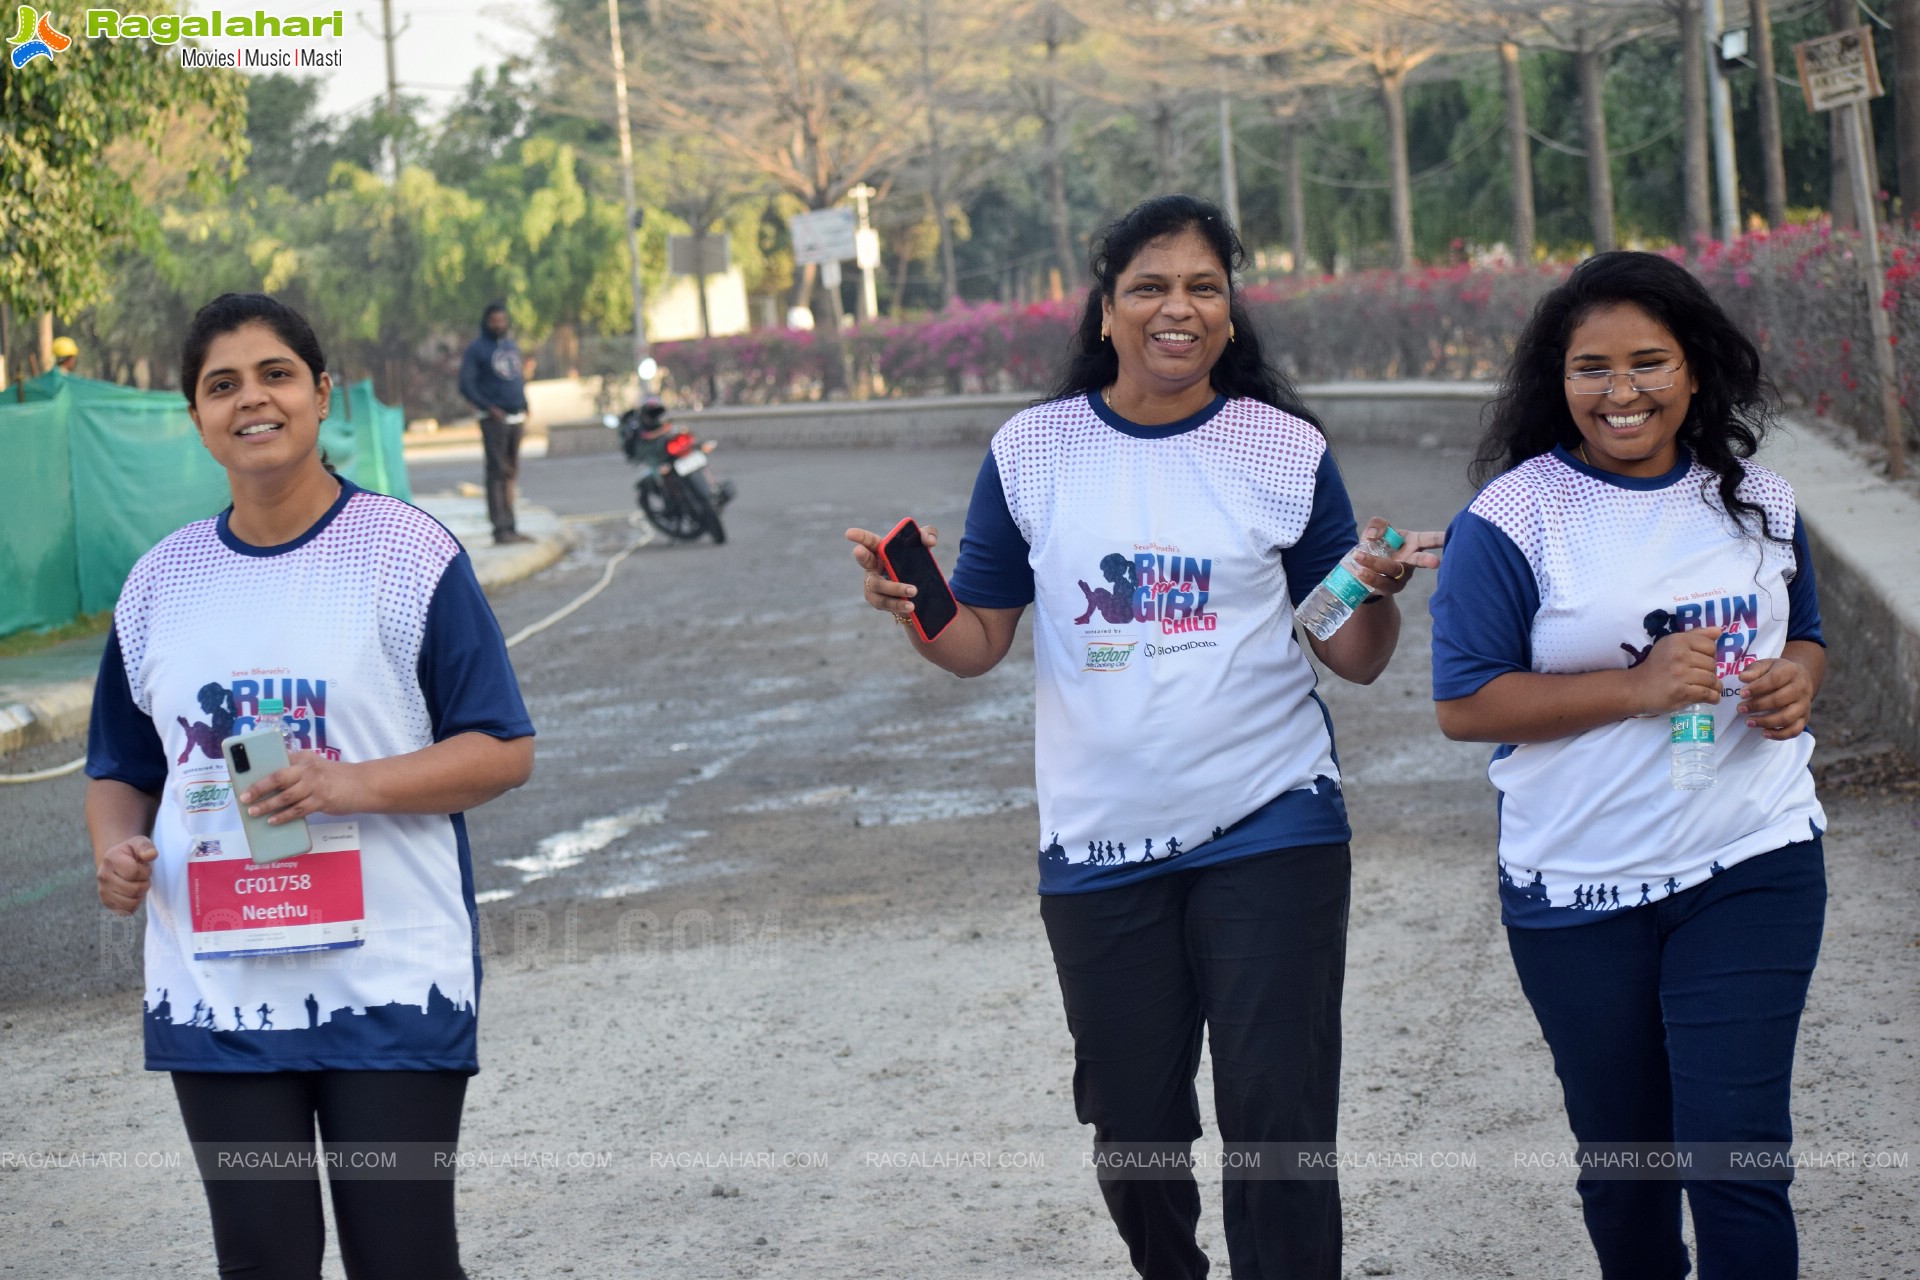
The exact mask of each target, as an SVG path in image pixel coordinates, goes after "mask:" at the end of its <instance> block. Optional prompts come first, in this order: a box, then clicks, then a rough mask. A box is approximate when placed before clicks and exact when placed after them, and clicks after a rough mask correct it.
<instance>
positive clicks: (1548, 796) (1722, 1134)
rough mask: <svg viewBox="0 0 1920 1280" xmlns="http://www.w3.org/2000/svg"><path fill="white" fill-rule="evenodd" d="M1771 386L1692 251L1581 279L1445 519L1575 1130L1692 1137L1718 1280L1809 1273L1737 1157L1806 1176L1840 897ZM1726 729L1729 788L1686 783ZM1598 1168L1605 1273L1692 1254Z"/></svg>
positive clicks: (1794, 519)
mask: <svg viewBox="0 0 1920 1280" xmlns="http://www.w3.org/2000/svg"><path fill="white" fill-rule="evenodd" d="M1766 392H1767V384H1766V381H1765V379H1764V377H1763V376H1762V374H1761V369H1760V356H1759V353H1758V351H1756V349H1755V348H1754V345H1753V343H1752V342H1751V341H1749V340H1748V339H1747V337H1746V335H1744V334H1743V333H1741V332H1740V330H1739V329H1738V327H1736V326H1735V325H1734V323H1733V322H1732V321H1731V320H1730V319H1729V318H1728V317H1727V315H1726V314H1725V313H1724V312H1723V311H1722V310H1721V309H1720V307H1719V306H1718V304H1716V303H1715V302H1714V300H1713V298H1712V297H1711V296H1710V295H1709V294H1708V293H1707V291H1706V289H1705V288H1704V287H1703V286H1702V285H1701V283H1700V282H1699V281H1698V280H1697V279H1695V278H1694V276H1693V275H1692V274H1691V273H1690V272H1689V271H1688V270H1687V269H1686V268H1685V267H1683V266H1680V265H1679V264H1677V263H1674V262H1670V261H1668V260H1667V259H1665V258H1663V257H1660V256H1658V255H1656V254H1651V253H1603V254H1599V255H1597V256H1595V257H1593V258H1589V259H1588V260H1587V261H1585V262H1583V263H1581V264H1580V266H1578V267H1577V268H1575V269H1574V272H1573V274H1572V275H1571V276H1570V277H1569V278H1568V279H1567V280H1566V282H1565V283H1563V284H1561V285H1560V286H1558V287H1557V288H1555V289H1553V290H1551V291H1549V292H1548V293H1547V295H1546V296H1545V297H1543V298H1542V299H1541V301H1540V304H1539V306H1538V307H1537V308H1536V310H1535V311H1534V314H1533V317H1532V319H1530V320H1529V321H1528V323H1527V325H1526V328H1525V329H1524V330H1523V331H1522V332H1521V334H1520V336H1519V340H1518V341H1517V342H1516V343H1515V345H1514V353H1513V361H1512V364H1511V366H1510V368H1509V370H1508V372H1507V376H1506V379H1505V381H1504V383H1503V384H1502V387H1501V393H1500V396H1499V398H1498V399H1497V400H1496V401H1495V404H1494V411H1493V413H1492V415H1491V420H1490V423H1489V426H1488V431H1487V436H1486V440H1485V441H1484V443H1483V446H1482V449H1481V453H1480V458H1479V462H1478V464H1477V469H1476V476H1475V478H1476V479H1479V480H1487V481H1488V483H1487V484H1486V486H1485V488H1483V489H1482V490H1481V491H1480V494H1479V496H1478V497H1476V498H1475V499H1474V502H1473V505H1472V506H1470V507H1469V508H1468V509H1467V510H1466V511H1464V512H1462V513H1461V515H1460V516H1459V517H1458V518H1457V519H1456V520H1455V521H1454V523H1453V527H1452V528H1451V529H1450V530H1449V531H1448V537H1447V561H1446V564H1445V566H1444V567H1442V569H1441V571H1440V582H1439V586H1438V587H1437V589H1436V590H1435V592H1434V596H1433V605H1432V608H1433V675H1434V698H1435V700H1436V704H1437V708H1438V716H1439V721H1440V727H1441V729H1442V730H1443V731H1444V732H1445V733H1446V734H1447V736H1449V737H1452V738H1459V739H1464V740H1467V741H1479V742H1487V743H1499V744H1502V745H1500V746H1499V747H1498V749H1497V750H1496V751H1495V752H1494V753H1493V760H1492V763H1491V765H1490V766H1489V768H1488V776H1489V777H1490V778H1491V779H1492V781H1493V783H1494V785H1495V787H1496V788H1497V789H1498V790H1499V793H1500V832H1499V840H1498V858H1497V863H1496V865H1497V868H1498V882H1499V896H1500V902H1501V919H1502V922H1503V923H1504V924H1505V925H1506V926H1507V940H1508V948H1509V950H1510V951H1511V952H1512V955H1513V961H1514V966H1515V968H1516V970H1517V971H1518V973H1519V976H1520V985H1521V987H1522V989H1523V990H1524V991H1525V992H1526V996H1527V1000H1528V1002H1529V1003H1530V1004H1531V1005H1532V1006H1533V1010H1534V1014H1535V1016H1536V1017H1537V1018H1538V1019H1539V1023H1540V1030H1541V1032H1542V1034H1543V1035H1544V1036H1545V1038H1546V1041H1547V1044H1548V1046H1549V1048H1551V1049H1552V1051H1553V1062H1554V1069H1555V1072H1556V1073H1557V1074H1558V1076H1559V1079H1560V1084H1561V1088H1562V1092H1563V1094H1564V1097H1565V1100H1566V1108H1567V1120H1568V1123H1569V1124H1570V1125H1571V1126H1572V1129H1573V1132H1574V1136H1575V1137H1576V1138H1578V1139H1579V1140H1580V1143H1581V1146H1582V1149H1583V1151H1584V1150H1586V1149H1588V1148H1590V1147H1596V1148H1598V1149H1607V1148H1608V1147H1609V1146H1610V1145H1611V1144H1616V1143H1619V1144H1633V1145H1634V1147H1635V1148H1636V1149H1638V1150H1642V1151H1644V1150H1648V1149H1660V1150H1669V1149H1670V1148H1671V1147H1672V1145H1673V1144H1681V1145H1682V1146H1683V1147H1687V1146H1688V1145H1689V1144H1698V1145H1694V1146H1691V1148H1690V1149H1689V1151H1688V1158H1689V1160H1690V1161H1691V1162H1692V1163H1691V1164H1690V1166H1689V1167H1692V1168H1694V1169H1695V1170H1696V1171H1698V1173H1699V1176H1698V1177H1697V1178H1693V1179H1689V1180H1687V1181H1686V1182H1685V1184H1684V1185H1685V1194H1686V1196H1687V1200H1688V1203H1689V1205H1690V1207H1691V1209H1692V1218H1693V1227H1694V1238H1695V1241H1696V1243H1697V1246H1698V1250H1699V1274H1701V1275H1703V1276H1714V1275H1724V1276H1740V1277H1742V1280H1792V1277H1794V1276H1796V1275H1797V1274H1799V1272H1798V1260H1797V1256H1796V1249H1797V1247H1798V1246H1797V1236H1796V1233H1795V1227H1794V1220H1793V1209H1792V1205H1791V1204H1790V1203H1789V1200H1788V1196H1787V1189H1788V1176H1782V1177H1781V1178H1779V1179H1777V1180H1773V1179H1768V1178H1759V1177H1750V1176H1746V1175H1743V1174H1739V1173H1733V1172H1731V1170H1733V1169H1742V1168H1744V1169H1749V1170H1751V1169H1764V1170H1783V1169H1785V1167H1786V1166H1785V1165H1784V1164H1783V1163H1781V1162H1780V1161H1779V1159H1778V1157H1779V1154H1780V1153H1784V1152H1785V1151H1786V1150H1787V1147H1788V1146H1789V1145H1790V1143H1791V1140H1792V1136H1793V1125H1792V1118H1791V1109H1790V1106H1789V1103H1790V1084H1791V1081H1792V1074H1793V1054H1794V1039H1795V1036H1796V1035H1797V1034H1798V1031H1799V1021H1800V1013H1801V1009H1802V1008H1803V1006H1804V1004H1805V1002H1806V996H1807V988H1808V980H1809V978H1810V977H1811V975H1812V972H1813V964H1814V959H1815V957H1816V956H1817V955H1818V953H1819V949H1820V935H1821V921H1822V917H1823V914H1824V910H1825V904H1826V883H1825V871H1824V862H1823V853H1822V848H1821V840H1820V836H1821V832H1822V830H1823V829H1824V828H1825V826H1826V815H1825V814H1824V813H1823V812H1822V810H1821V807H1820V802H1819V799H1818V798H1817V797H1816V795H1815V794H1814V784H1813V777H1812V775H1811V774H1810V773H1809V772H1808V769H1807V761H1808V759H1809V757H1810V756H1811V754H1812V751H1813V743H1812V741H1811V739H1810V738H1809V737H1808V735H1807V734H1806V733H1805V732H1804V730H1805V729H1806V727H1807V718H1808V714H1809V712H1810V709H1811V706H1812V702H1813V698H1814V695H1815V693H1816V692H1817V691H1818V690H1819V687H1820V681H1821V677H1822V675H1823V674H1824V673H1825V671H1826V650H1825V648H1824V641H1823V639H1822V630H1821V622H1820V605H1819V600H1818V597H1817V595H1816V593H1815V590H1814V581H1813V564H1812V561H1811V558H1810V556H1809V554H1808V546H1807V537H1806V529H1805V526H1804V524H1803V522H1802V521H1801V520H1800V518H1799V514H1798V512H1797V510H1796V506H1795V501H1794V494H1793V488H1792V486H1791V485H1789V484H1788V483H1787V481H1786V480H1785V479H1784V478H1783V477H1781V476H1778V475H1775V474H1774V473H1773V472H1771V471H1768V470H1766V469H1765V468H1763V467H1759V466H1755V465H1754V464H1753V463H1752V462H1751V461H1749V459H1750V458H1751V457H1752V456H1753V453H1754V449H1755V446H1756V444H1757V442H1758V440H1759V438H1760V437H1761V436H1762V435H1763V434H1764V432H1765V431H1766V429H1767V426H1768V418H1769V413H1770V409H1769V405H1768V401H1767V395H1766ZM1495 471H1497V472H1498V474H1494V475H1491V479H1490V480H1489V474H1490V473H1492V472H1495ZM1695 704H1704V705H1701V706H1698V707H1696V706H1695ZM1690 707H1694V708H1695V710H1694V712H1693V713H1692V714H1687V713H1686V712H1687V709H1688V708H1690ZM1701 711H1705V712H1708V713H1711V714H1709V715H1706V716H1702V715H1700V714H1699V713H1700V712H1701ZM1675 713H1682V714H1675ZM1670 716H1671V717H1672V720H1671V722H1670V720H1669V717H1670ZM1702 719H1705V720H1706V721H1707V722H1708V723H1709V724H1711V725H1712V726H1713V728H1712V732H1711V734H1710V736H1709V737H1708V739H1707V744H1706V750H1707V752H1708V753H1709V754H1710V756H1711V758H1712V759H1714V760H1715V762H1716V766H1717V775H1718V781H1717V783H1715V784H1714V785H1712V786H1711V787H1709V788H1708V789H1706V790H1697V789H1687V790H1682V789H1679V784H1678V783H1677V782H1675V781H1674V780H1673V779H1674V775H1673V765H1672V761H1673V759H1674V750H1675V747H1674V744H1675V743H1678V742H1681V741H1682V739H1681V736H1680V735H1681V733H1682V731H1683V728H1691V727H1692V726H1693V725H1696V724H1698V723H1699V722H1700V720H1702ZM1643 1143H1644V1144H1647V1145H1646V1147H1644V1148H1642V1147H1640V1146H1639V1144H1643ZM1616 1149H1617V1148H1616ZM1604 1167H1605V1166H1601V1167H1600V1168H1596V1169H1593V1170H1587V1171H1583V1172H1582V1174H1581V1176H1580V1178H1579V1184H1578V1185H1579V1191H1580V1199H1581V1205H1582V1208H1583V1210H1584V1212H1585V1216H1586V1224H1587V1233H1588V1235H1589V1236H1590V1237H1591V1239H1592V1241H1593V1245H1594V1250H1595V1252H1596V1253H1597V1254H1598V1255H1599V1261H1600V1269H1601V1271H1602V1272H1603V1273H1604V1274H1605V1275H1608V1276H1634V1277H1643V1276H1644V1277H1650V1278H1662V1280H1664V1278H1673V1277H1680V1276H1684V1275H1686V1274H1687V1272H1688V1268H1689V1266H1690V1260H1689V1258H1688V1256H1687V1248H1686V1244H1685V1242H1684V1241H1683V1240H1682V1238H1681V1232H1680V1224H1681V1212H1680V1196H1681V1191H1682V1184H1681V1183H1680V1182H1679V1181H1664V1182H1656V1181H1616V1180H1614V1179H1613V1178H1611V1177H1610V1176H1608V1174H1607V1173H1605V1172H1603V1171H1601V1169H1603V1168H1604ZM1614 1167H1616V1168H1617V1167H1619V1166H1614Z"/></svg>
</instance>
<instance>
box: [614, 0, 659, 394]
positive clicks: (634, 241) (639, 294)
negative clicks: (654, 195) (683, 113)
mask: <svg viewBox="0 0 1920 1280" xmlns="http://www.w3.org/2000/svg"><path fill="white" fill-rule="evenodd" d="M607 28H608V31H609V32H610V33H611V38H612V41H613V101H614V107H615V111H616V113H617V115H618V124H619V126H620V187H621V190H622V191H623V192H624V193H625V195H626V197H627V264H628V266H629V268H630V269H631V271H632V273H633V369H634V373H635V375H636V376H637V377H638V378H639V379H640V392H641V394H642V395H645V394H646V393H647V392H649V391H651V390H652V389H653V379H654V375H655V373H656V372H657V370H656V369H655V367H654V363H653V356H652V354H651V353H650V352H649V351H648V348H647V292H646V286H645V285H644V284H643V283H642V282H641V280H640V217H641V215H640V207H639V206H638V205H636V204H635V203H634V201H633V129H632V126H630V125H629V124H628V123H627V55H626V53H625V51H624V49H623V48H622V47H621V43H620V0H607Z"/></svg>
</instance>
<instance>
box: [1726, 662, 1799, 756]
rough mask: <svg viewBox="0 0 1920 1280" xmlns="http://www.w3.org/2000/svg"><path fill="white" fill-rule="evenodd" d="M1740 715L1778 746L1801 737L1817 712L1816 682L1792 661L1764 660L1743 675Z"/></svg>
mask: <svg viewBox="0 0 1920 1280" xmlns="http://www.w3.org/2000/svg"><path fill="white" fill-rule="evenodd" d="M1740 680H1741V686H1740V714H1741V715H1743V716H1745V717H1746V718H1747V727H1749V728H1752V729H1758V730H1760V734H1761V736H1762V737H1765V738H1771V739H1772V740H1773V741H1775V742H1784V741H1786V740H1787V739H1788V738H1795V737H1798V736H1799V735H1800V733H1801V731H1802V730H1804V729H1805V728H1806V727H1807V715H1808V713H1809V712H1811V711H1812V710H1813V695H1814V685H1813V678H1812V677H1811V676H1809V675H1808V674H1807V669H1806V668H1805V667H1803V666H1801V665H1800V664H1799V663H1797V662H1795V661H1794V660H1793V659H1792V658H1762V659H1760V661H1758V662H1756V663H1754V664H1753V665H1752V666H1750V667H1748V668H1747V669H1746V670H1745V671H1742V672H1741V673H1740Z"/></svg>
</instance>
